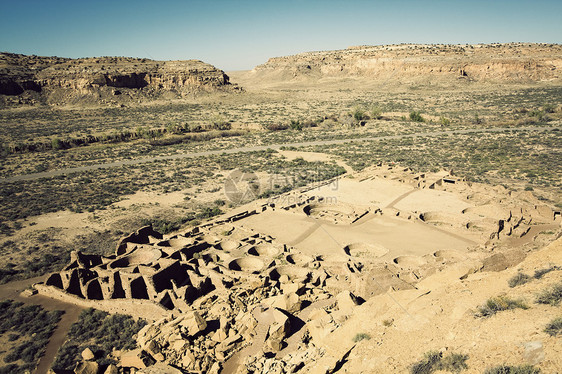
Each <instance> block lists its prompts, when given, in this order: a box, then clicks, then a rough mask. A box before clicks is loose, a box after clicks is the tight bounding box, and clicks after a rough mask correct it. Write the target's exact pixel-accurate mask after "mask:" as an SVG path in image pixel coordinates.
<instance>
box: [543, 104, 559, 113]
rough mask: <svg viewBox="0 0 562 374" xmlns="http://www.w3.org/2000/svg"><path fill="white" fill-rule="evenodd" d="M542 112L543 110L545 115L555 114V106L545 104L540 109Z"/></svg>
mask: <svg viewBox="0 0 562 374" xmlns="http://www.w3.org/2000/svg"><path fill="white" fill-rule="evenodd" d="M542 110H543V111H544V112H545V113H554V112H556V106H555V105H554V104H545V105H544V106H543V107H542Z"/></svg>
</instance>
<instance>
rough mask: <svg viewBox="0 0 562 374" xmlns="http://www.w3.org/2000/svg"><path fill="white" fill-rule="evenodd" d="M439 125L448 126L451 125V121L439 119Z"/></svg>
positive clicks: (443, 118)
mask: <svg viewBox="0 0 562 374" xmlns="http://www.w3.org/2000/svg"><path fill="white" fill-rule="evenodd" d="M439 123H440V124H441V125H443V126H449V125H450V124H451V120H450V119H448V118H445V117H440V118H439Z"/></svg>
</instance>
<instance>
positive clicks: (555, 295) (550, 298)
mask: <svg viewBox="0 0 562 374" xmlns="http://www.w3.org/2000/svg"><path fill="white" fill-rule="evenodd" d="M560 300H562V282H560V283H558V284H555V285H554V286H552V288H551V289H549V290H544V291H543V292H542V293H540V294H539V296H537V303H539V304H549V305H558V304H560Z"/></svg>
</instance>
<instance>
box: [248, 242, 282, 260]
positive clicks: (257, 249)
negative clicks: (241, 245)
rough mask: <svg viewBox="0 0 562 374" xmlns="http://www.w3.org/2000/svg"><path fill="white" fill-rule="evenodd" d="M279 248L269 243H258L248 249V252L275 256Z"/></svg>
mask: <svg viewBox="0 0 562 374" xmlns="http://www.w3.org/2000/svg"><path fill="white" fill-rule="evenodd" d="M279 252H280V250H279V248H275V247H274V246H273V245H271V244H258V245H255V246H253V247H251V248H250V249H248V254H251V255H252V256H268V257H275V256H277V255H278V254H279Z"/></svg>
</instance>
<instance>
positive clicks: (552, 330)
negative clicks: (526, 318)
mask: <svg viewBox="0 0 562 374" xmlns="http://www.w3.org/2000/svg"><path fill="white" fill-rule="evenodd" d="M544 332H546V333H547V334H548V335H550V336H558V335H561V336H562V317H558V318H555V319H553V320H552V321H550V322H549V323H548V324H547V325H546V327H545V328H544Z"/></svg>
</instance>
